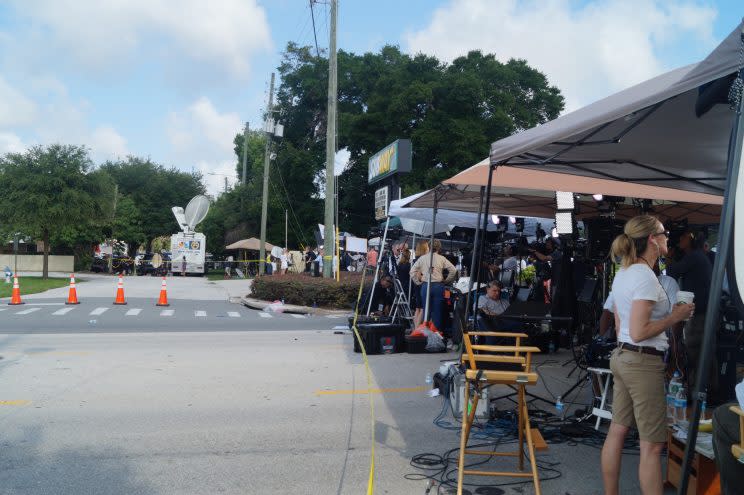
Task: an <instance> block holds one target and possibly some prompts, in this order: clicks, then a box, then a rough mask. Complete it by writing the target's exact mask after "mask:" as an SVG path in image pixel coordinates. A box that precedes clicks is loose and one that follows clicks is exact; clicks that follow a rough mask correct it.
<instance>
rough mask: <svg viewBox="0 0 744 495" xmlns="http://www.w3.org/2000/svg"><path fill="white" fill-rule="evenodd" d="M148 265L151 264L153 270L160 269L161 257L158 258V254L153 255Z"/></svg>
mask: <svg viewBox="0 0 744 495" xmlns="http://www.w3.org/2000/svg"><path fill="white" fill-rule="evenodd" d="M150 264H152V267H153V268H160V267H161V266H162V265H163V257H162V256H160V255H159V254H158V253H155V254H153V255H152V260H150Z"/></svg>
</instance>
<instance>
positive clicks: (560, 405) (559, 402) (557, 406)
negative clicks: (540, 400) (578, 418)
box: [555, 395, 565, 413]
mask: <svg viewBox="0 0 744 495" xmlns="http://www.w3.org/2000/svg"><path fill="white" fill-rule="evenodd" d="M564 406H565V404H563V397H562V396H560V395H559V396H558V398H557V399H556V400H555V410H556V411H558V413H563V408H564Z"/></svg>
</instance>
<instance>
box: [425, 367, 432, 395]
mask: <svg viewBox="0 0 744 495" xmlns="http://www.w3.org/2000/svg"><path fill="white" fill-rule="evenodd" d="M424 383H425V384H426V385H425V386H424V393H426V396H427V397H429V390H431V384H432V379H431V373H427V374H426V380H425V381H424Z"/></svg>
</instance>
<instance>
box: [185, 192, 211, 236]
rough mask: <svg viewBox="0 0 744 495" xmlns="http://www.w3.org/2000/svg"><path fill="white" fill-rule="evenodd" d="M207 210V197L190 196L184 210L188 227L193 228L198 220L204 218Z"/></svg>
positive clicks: (197, 223)
mask: <svg viewBox="0 0 744 495" xmlns="http://www.w3.org/2000/svg"><path fill="white" fill-rule="evenodd" d="M208 211H209V198H207V197H206V196H202V195H199V196H194V197H193V198H191V201H189V204H188V205H186V212H185V213H184V216H185V217H186V225H187V227H188V229H189V230H194V227H196V226H197V225H199V222H201V221H202V220H204V217H206V216H207V212H208Z"/></svg>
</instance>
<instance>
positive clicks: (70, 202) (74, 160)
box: [0, 144, 113, 278]
mask: <svg viewBox="0 0 744 495" xmlns="http://www.w3.org/2000/svg"><path fill="white" fill-rule="evenodd" d="M92 167H93V165H92V162H91V160H90V158H89V156H88V150H87V149H86V148H85V147H84V146H70V145H61V144H53V145H50V146H46V147H43V146H35V147H33V148H31V149H29V150H28V151H26V152H25V153H9V154H7V155H5V156H4V157H3V158H2V159H0V190H2V191H3V194H2V195H1V196H0V222H2V223H3V224H6V225H8V226H11V227H12V229H13V230H16V231H21V232H24V233H26V234H28V235H31V236H33V237H36V238H37V239H41V240H42V241H43V244H44V267H43V277H44V278H48V276H49V253H50V246H51V241H52V240H53V239H56V240H61V239H68V240H70V241H71V242H75V241H76V240H79V239H81V238H89V237H90V234H91V231H92V230H95V229H96V228H99V229H100V228H101V227H102V226H103V225H104V223H105V219H106V218H107V214H109V213H110V211H109V209H108V205H110V204H111V201H112V199H113V187H112V183H111V181H110V179H109V178H108V176H107V175H105V174H102V173H96V172H92Z"/></svg>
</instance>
